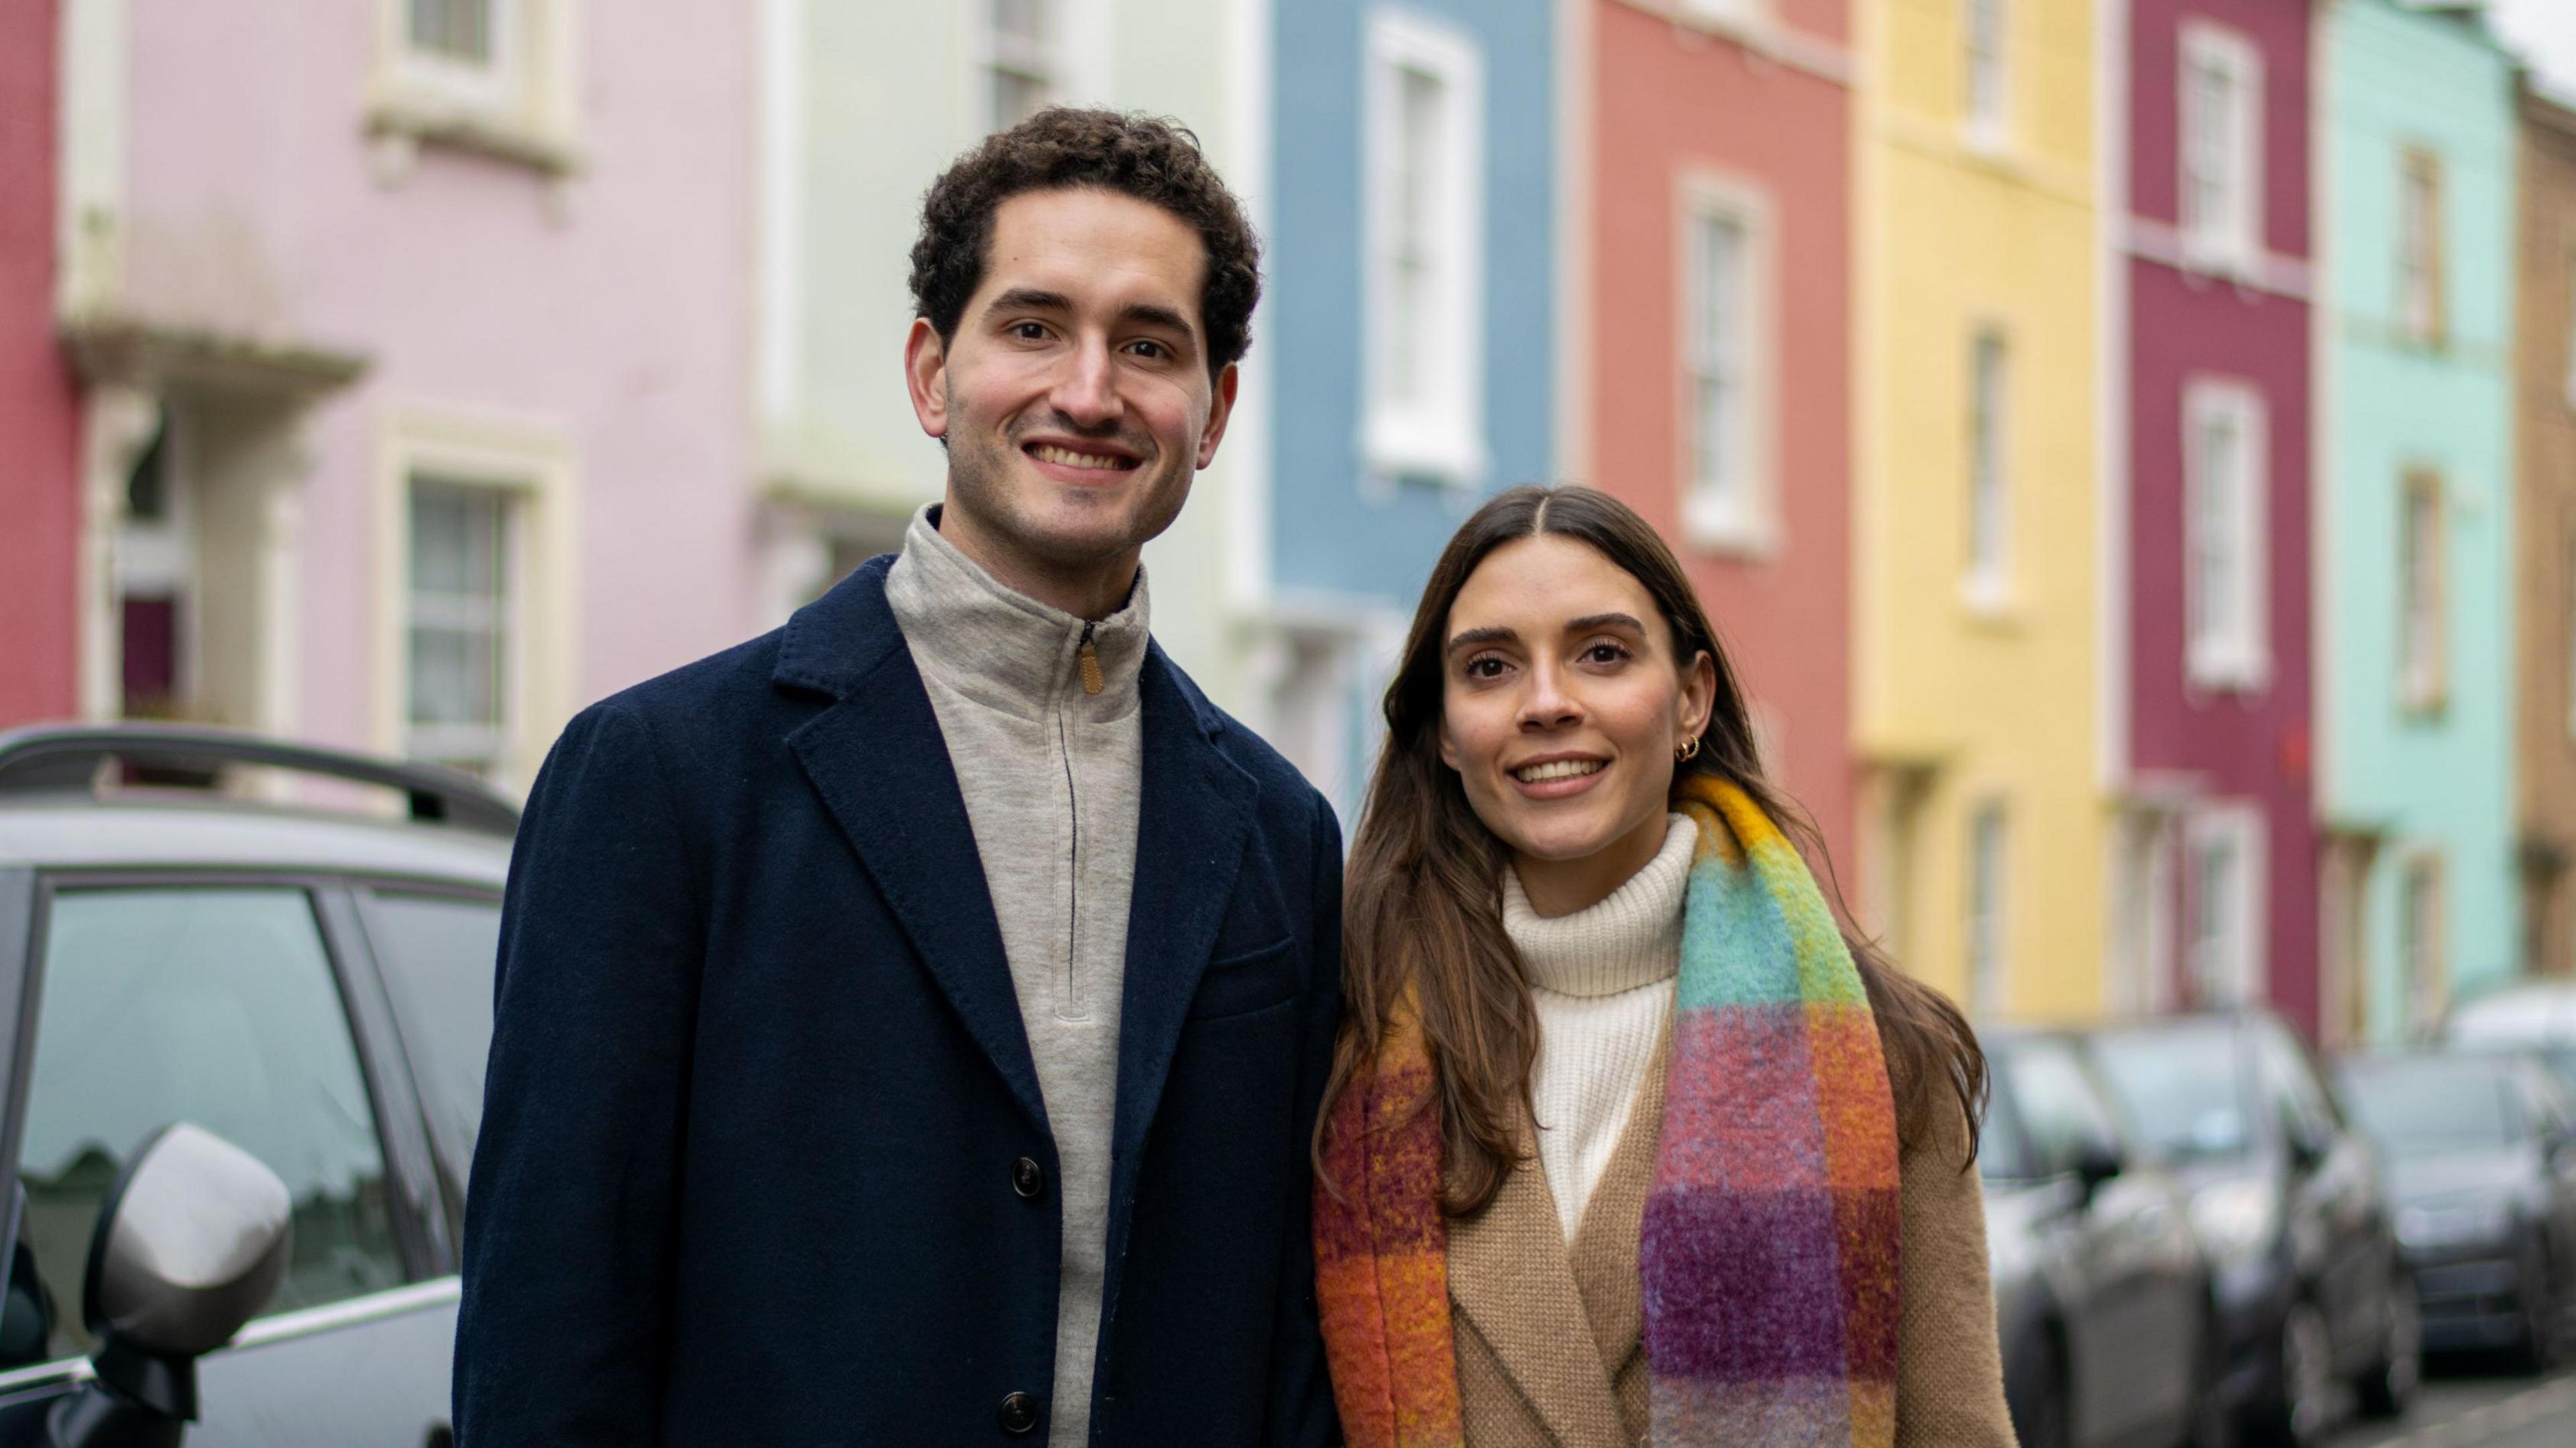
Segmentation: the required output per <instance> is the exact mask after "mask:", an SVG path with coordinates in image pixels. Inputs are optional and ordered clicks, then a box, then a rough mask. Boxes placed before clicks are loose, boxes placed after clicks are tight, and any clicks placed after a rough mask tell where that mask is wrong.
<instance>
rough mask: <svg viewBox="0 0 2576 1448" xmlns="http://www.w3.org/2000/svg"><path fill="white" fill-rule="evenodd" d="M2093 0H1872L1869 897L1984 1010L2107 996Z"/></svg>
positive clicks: (1866, 735)
mask: <svg viewBox="0 0 2576 1448" xmlns="http://www.w3.org/2000/svg"><path fill="white" fill-rule="evenodd" d="M2094 8H2095V7H2094V0H1855V12H1856V13H1855V18H1856V21H1857V24H1858V30H1859V36H1860V44H1861V47H1862V54H1863V55H1864V56H1866V57H1867V60H1866V64H1865V65H1864V66H1863V67H1862V74H1863V76H1864V77H1865V80H1864V81H1863V83H1862V84H1861V85H1860V87H1859V89H1858V91H1857V102H1856V103H1857V105H1858V106H1859V121H1860V123H1859V124H1858V125H1857V126H1855V127H1854V128H1853V136H1854V145H1855V146H1856V147H1857V149H1858V155H1857V156H1856V158H1855V163H1856V164H1855V165H1854V167H1853V175H1854V183H1853V184H1854V186H1855V187H1856V190H1857V194H1856V195H1855V197H1854V216H1855V218H1856V220H1857V238H1858V240H1857V244H1856V245H1855V246H1854V248H1853V256H1854V262H1853V265H1854V267H1855V268H1856V270H1857V276H1856V278H1855V288H1856V293H1855V306H1854V314H1855V316H1856V317H1857V319H1858V322H1857V325H1858V327H1859V338H1858V345H1857V347H1856V348H1855V351H1854V355H1855V358H1856V362H1855V364H1854V365H1855V366H1856V368H1857V369H1858V377H1857V379H1856V385H1857V391H1856V398H1857V402H1856V406H1855V413H1856V416H1857V418H1858V426H1859V429H1860V437H1859V439H1858V442H1859V446H1858V448H1857V449H1856V454H1855V456H1856V458H1857V462H1856V464H1855V466H1856V476H1855V477H1854V479H1853V488H1854V494H1855V506H1854V509H1853V518H1854V523H1853V527H1854V533H1855V537H1854V547H1855V556H1854V573H1853V576H1854V585H1853V586H1854V588H1855V590H1856V594H1857V597H1856V598H1855V600H1854V618H1855V632H1856V637H1855V639H1854V640H1853V648H1852V669H1853V700H1854V709H1853V716H1854V724H1853V729H1854V732H1855V734H1856V736H1857V737H1856V739H1855V741H1854V744H1855V753H1856V755H1857V757H1858V759H1859V762H1860V764H1859V767H1860V769H1861V771H1862V780H1861V785H1862V798H1863V805H1862V818H1863V829H1862V836H1863V868H1862V878H1863V881H1864V888H1863V898H1864V900H1865V901H1866V902H1867V903H1866V907H1865V912H1864V913H1865V916H1866V917H1868V923H1869V924H1870V925H1871V926H1872V927H1873V928H1875V929H1877V930H1878V931H1880V932H1881V933H1882V935H1883V938H1885V939H1886V940H1887V941H1888V943H1889V944H1890V946H1891V947H1892V948H1893V950H1894V952H1895V954H1896V956H1897V958H1898V959H1899V960H1900V961H1901V962H1902V963H1903V964H1904V965H1906V966H1907V967H1908V968H1909V969H1911V970H1912V971H1914V972H1915V973H1916V974H1918V975H1920V976H1922V977H1923V978H1924V979H1926V980H1928V981H1930V982H1931V983H1933V984H1934V985H1936V986H1938V987H1940V988H1941V989H1943V990H1945V991H1947V992H1949V993H1951V994H1952V995H1953V996H1954V997H1955V998H1956V999H1957V1000H1958V1001H1959V1002H1960V1003H1961V1004H1962V1005H1964V1006H1966V1007H1967V1008H1968V1009H1969V1010H1970V1011H1971V1012H1972V1013H1974V1014H1977V1015H1979V1016H1996V1015H2011V1016H2065V1015H2072V1014H2078V1013H2082V1012H2086V1011H2091V1010H2094V1009H2097V1008H2098V1007H2099V1005H2100V1003H2101V1001H2100V997H2101V981H2102V966H2101V961H2102V958H2103V945H2104V938H2105V937H2104V930H2103V908H2104V893H2105V887H2104V876H2105V861H2106V856H2105V853H2104V851H2105V840H2106V820H2107V816H2106V813H2105V810H2104V805H2103V799H2104V794H2103V790H2102V787H2101V783H2100V780H2101V765H2100V763H2099V760H2100V757H2101V754H2100V749H2101V745H2100V740H2101V728H2100V722H2101V715H2102V710H2101V706H2100V703H2099V693H2100V691H2099V687H2098V677H2097V676H2098V664H2097V660H2098V659H2099V658H2100V656H2101V650H2100V647H2099V643H2098V640H2097V630H2098V629H2099V628H2100V603H2099V598H2098V596H2097V591H2096V590H2097V584H2096V579H2097V576H2098V574H2099V572H2100V569H2099V567H2098V566H2097V563H2098V560H2099V559H2100V558H2101V557H2102V556H2103V551H2104V550H2103V540H2102V539H2101V537H2100V536H2099V528H2098V524H2099V517H2100V511H2099V510H2100V498H2099V494H2100V487H2099V478H2100V475H2101V472H2102V468H2101V465H2100V454H2099V450H2098V435H2097V429H2098V427H2099V425H2100V423H2099V415H2100V413H2101V410H2102V409H2101V407H2100V405H2099V399H2098V397H2097V388H2098V386H2099V385H2100V384H2099V381H2098V379H2099V378H2100V376H2101V373H2102V369H2101V368H2100V366H2099V365H2098V357H2099V351H2098V349H2099V343H2100V336H2099V332H2098V329H2099V327H2100V325H2101V323H2100V320H2099V309H2098V305H2097V298H2098V296H2099V293H2100V276H2101V271H2100V268H2101V266H2102V261H2101V258H2102V255H2103V252H2102V247H2101V240H2100V237H2099V234H2098V232H2097V206H2096V202H2095V197H2096V193H2097V187H2096V184H2095V161H2094V154H2095V145H2094V140H2095V126H2096V118H2095V110H2094V107H2095V102H2096V97H2095V92H2094V85H2095V79H2094V77H2095V74H2096V69H2095V39H2096V37H2095V23H2096V21H2095V14H2094Z"/></svg>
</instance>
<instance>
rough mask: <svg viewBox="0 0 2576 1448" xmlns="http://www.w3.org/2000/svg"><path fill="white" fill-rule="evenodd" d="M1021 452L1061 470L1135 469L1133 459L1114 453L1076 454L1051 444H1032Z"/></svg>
mask: <svg viewBox="0 0 2576 1448" xmlns="http://www.w3.org/2000/svg"><path fill="white" fill-rule="evenodd" d="M1022 451H1024V452H1026V453H1027V454H1028V455H1029V456H1030V457H1033V458H1036V459H1037V460H1038V461H1039V462H1042V463H1054V464H1055V465H1056V466H1058V467H1063V468H1091V469H1093V470H1095V471H1099V472H1118V473H1123V472H1129V471H1132V470H1134V468H1135V467H1136V459H1134V458H1130V457H1121V456H1119V455H1117V454H1115V453H1092V452H1076V451H1074V450H1073V449H1072V448H1069V447H1061V446H1058V445H1057V444H1055V443H1051V442H1033V443H1031V444H1029V445H1028V446H1027V447H1026V448H1023V449H1022Z"/></svg>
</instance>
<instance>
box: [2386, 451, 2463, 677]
mask: <svg viewBox="0 0 2576 1448" xmlns="http://www.w3.org/2000/svg"><path fill="white" fill-rule="evenodd" d="M2449 491H2450V489H2449V485H2448V484H2447V483H2446V482H2445V481H2444V480H2443V478H2442V475H2441V474H2440V473H2439V472H2437V471H2435V470H2433V469H2431V468H2409V469H2407V470H2406V471H2405V473H2404V474H2403V475H2402V476H2401V478H2400V480H2399V484H2398V503H2397V702H2398V705H2399V707H2400V708H2402V709H2404V710H2405V711H2406V712H2408V713H2410V714H2436V713H2439V712H2441V709H2442V706H2443V704H2444V703H2445V701H2446V700H2447V699H2448V697H2449V694H2450V672H2451V663H2450V653H2451V648H2450V630H2451V602H2450V600H2451V592H2452V580H2451V567H2450V563H2451V560H2450V533H2451V529H2450V517H2449ZM2419 497H2422V498H2426V499H2428V500H2429V501H2430V503H2431V515H2430V516H2431V520H2432V528H2431V532H2432V537H2431V538H2430V540H2428V541H2421V542H2419V541H2418V540H2417V539H2416V538H2415V537H2414V526H2415V507H2416V500H2417V499H2418V498H2419ZM2416 559H2423V560H2426V561H2428V562H2429V564H2430V577H2429V578H2428V579H2426V580H2425V584H2426V587H2425V588H2424V589H2423V590H2420V591H2419V588H2418V575H2417V572H2416V570H2415V569H2414V568H2412V567H2410V566H2409V563H2410V562H2411V561H2413V560H2416ZM2425 614H2429V615H2430V616H2429V617H2423V616H2422V615H2425Z"/></svg>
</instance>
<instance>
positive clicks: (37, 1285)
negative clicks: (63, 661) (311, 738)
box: [0, 725, 516, 1448]
mask: <svg viewBox="0 0 2576 1448" xmlns="http://www.w3.org/2000/svg"><path fill="white" fill-rule="evenodd" d="M299 797H309V798H312V799H316V800H322V799H326V798H332V799H337V798H345V799H346V801H347V803H348V805H349V806H350V807H348V808H322V807H318V806H314V805H302V804H292V803H281V802H274V801H278V800H286V799H294V798H299ZM379 797H381V798H382V799H384V800H385V801H387V803H388V806H389V807H388V808H386V809H384V810H382V811H380V812H377V813H369V812H368V810H367V806H368V805H370V804H372V802H373V801H374V800H375V799H377V798H379ZM515 821H516V813H515V811H514V809H513V808H512V806H511V805H510V804H509V803H508V802H507V801H505V800H503V799H501V798H500V797H498V796H497V795H495V794H493V793H492V792H491V791H489V790H488V789H486V788H484V787H483V786H482V785H481V784H480V783H478V782H476V781H474V780H472V779H469V778H467V777H465V776H463V775H459V774H456V773H453V772H451V771H447V770H442V769H435V768H430V767H425V766H413V765H399V764H393V763H388V762H384V761H379V760H373V759H368V758H363V757H360V756H355V755H348V754H342V753H338V752H334V751H327V750H320V749H310V748H303V747H298V746H291V745H284V744H278V743H273V742H270V741H266V740H261V739H257V738H252V737H247V736H242V735H235V734H228V733H223V732H219V731H209V730H194V729H181V728H171V727H163V728H152V727H144V726H131V725H129V726H115V727H102V728H48V729H35V730H25V731H20V732H17V733H12V734H0V1002H7V1003H8V1006H7V1009H8V1011H9V1012H10V1015H9V1018H8V1019H7V1020H6V1022H5V1023H0V1081H6V1082H11V1083H14V1086H13V1087H12V1088H11V1090H10V1093H9V1095H8V1097H7V1101H6V1113H5V1116H0V1162H5V1163H6V1164H7V1165H8V1167H9V1168H10V1172H11V1176H10V1185H11V1196H12V1198H13V1199H14V1201H13V1207H12V1215H13V1216H14V1217H15V1221H14V1224H13V1227H14V1230H13V1231H12V1232H11V1234H10V1235H11V1238H12V1239H13V1240H14V1244H15V1251H14V1254H13V1255H14V1263H15V1271H14V1272H13V1274H12V1276H11V1279H10V1282H9V1294H8V1295H9V1309H10V1310H9V1312H8V1313H7V1314H6V1315H5V1319H0V1347H5V1348H6V1349H7V1355H6V1357H5V1359H0V1448H18V1445H22V1444H23V1445H32V1444H37V1443H41V1442H43V1441H45V1439H44V1435H45V1419H46V1416H47V1414H48V1413H49V1412H51V1411H53V1409H54V1408H55V1406H56V1405H57V1404H58V1403H61V1402H62V1401H63V1400H65V1399H66V1398H74V1399H75V1401H77V1393H78V1389H79V1385H80V1384H81V1383H82V1382H83V1381H84V1380H85V1379H86V1378H88V1377H89V1376H90V1375H91V1374H92V1372H93V1370H94V1369H93V1365H92V1362H91V1361H90V1355H91V1354H93V1353H94V1352H95V1351H96V1350H97V1346H98V1344H97V1339H96V1338H95V1337H94V1336H93V1331H92V1324H91V1323H90V1322H89V1321H87V1320H85V1319H86V1318H87V1317H88V1314H86V1313H85V1312H84V1311H83V1302H84V1296H83V1293H84V1285H85V1284H84V1273H85V1270H86V1268H87V1267H88V1253H89V1251H90V1246H91V1240H92V1236H93V1233H94V1229H95V1225H96V1222H97V1220H98V1218H99V1217H100V1216H101V1214H102V1209H103V1208H106V1207H108V1206H110V1205H111V1198H112V1197H114V1196H115V1195H116V1194H117V1193H118V1191H119V1190H120V1183H121V1182H125V1180H126V1178H127V1177H129V1176H130V1175H132V1174H133V1173H134V1172H135V1170H136V1161H137V1159H138V1157H139V1156H140V1155H141V1153H142V1152H143V1150H144V1149H145V1147H146V1145H147V1143H151V1144H156V1145H155V1147H154V1149H155V1150H156V1151H157V1150H158V1149H159V1148H158V1146H157V1143H160V1142H163V1141H165V1140H168V1139H170V1137H171V1135H172V1133H171V1131H169V1130H167V1129H168V1128H172V1127H173V1124H174V1123H179V1122H187V1123H193V1124H194V1126H195V1127H198V1128H203V1133H204V1134H210V1139H212V1138H219V1139H220V1140H221V1141H223V1142H228V1143H230V1144H231V1145H232V1146H233V1147H238V1148H239V1149H240V1151H241V1152H242V1153H246V1154H247V1156H248V1157H249V1158H254V1159H255V1160H256V1162H257V1163H258V1164H259V1165H262V1166H265V1167H266V1168H267V1169H268V1171H269V1172H272V1173H274V1174H275V1176H276V1177H277V1178H278V1179H280V1180H281V1181H282V1182H283V1184H284V1188H285V1191H284V1192H283V1193H282V1194H281V1195H280V1196H279V1198H278V1200H279V1201H280V1202H281V1203H283V1204H287V1205H288V1208H289V1210H288V1213H287V1215H288V1216H289V1217H290V1219H291V1226H292V1238H291V1247H290V1249H289V1251H288V1253H287V1256H286V1259H285V1261H284V1264H283V1268H282V1270H281V1272H280V1273H279V1276H278V1278H277V1282H276V1285H275V1287H274V1289H273V1290H269V1291H267V1292H265V1293H263V1294H262V1297H263V1300H262V1301H260V1302H258V1303H256V1304H252V1305H251V1306H253V1307H255V1312H254V1314H253V1317H252V1320H251V1321H250V1322H249V1325H248V1326H247V1327H245V1328H243V1329H242V1330H241V1332H240V1334H239V1335H238V1336H236V1337H231V1341H230V1343H229V1345H226V1346H222V1347H218V1348H216V1349H214V1350H213V1351H211V1352H207V1353H206V1354H205V1355H204V1357H203V1360H202V1362H200V1363H199V1364H198V1371H197V1379H198V1381H197V1385H196V1387H197V1391H196V1399H197V1407H198V1411H199V1418H200V1421H199V1422H198V1423H197V1425H196V1426H194V1427H193V1428H191V1429H190V1430H189V1431H188V1443H189V1444H190V1445H191V1448H234V1445H243V1448H247V1445H252V1444H266V1445H290V1448H291V1445H301V1444H313V1445H324V1444H328V1445H333V1448H343V1445H383V1448H420V1445H421V1444H423V1443H424V1442H431V1443H435V1442H437V1441H439V1435H443V1434H445V1432H446V1431H447V1430H446V1419H447V1399H448V1363H449V1359H450V1356H451V1354H452V1350H453V1337H454V1331H455V1315H456V1300H457V1285H458V1284H457V1276H456V1272H457V1241H458V1236H459V1233H460V1231H461V1228H462V1222H463V1209H464V1189H465V1177H466V1168H467V1162H468V1160H469V1158H470V1155H471V1151H472V1146H473V1137H474V1131H475V1127H476V1124H477V1122H478V1120H479V1118H480V1113H481V1103H482V1071H483V1056H484V1051H485V1048H486V1046H487V1044H488V1040H489V1035H490V1030H491V990H492V961H493V955H494V946H495V943H496V941H497V938H498V928H499V910H500V896H501V887H502V883H503V879H504V875H505V873H506V870H507V867H508V862H509V851H510V838H511V834H512V832H513V830H514V828H515ZM179 1135H180V1137H181V1139H185V1140H193V1139H194V1138H193V1137H192V1136H189V1135H187V1134H186V1133H179ZM218 1155H219V1154H218ZM128 1184H129V1185H130V1183H128ZM218 1204H219V1203H218V1201H217V1200H216V1198H215V1197H213V1196H207V1197H204V1198H202V1199H201V1200H200V1202H199V1205H201V1206H202V1207H203V1208H204V1209H205V1210H207V1211H210V1212H211V1211H213V1210H214V1209H215V1208H216V1207H217V1205H218ZM236 1204H237V1203H236ZM204 1225H205V1228H206V1230H207V1231H208V1232H210V1233H214V1232H221V1231H226V1230H233V1229H231V1228H226V1227H224V1226H223V1224H220V1223H208V1224H204ZM240 1230H242V1231H247V1230H248V1228H241V1229H240ZM243 1240H248V1238H243ZM224 1336H231V1334H230V1333H229V1332H227V1333H225V1334H224ZM218 1340H220V1339H218ZM66 1411H67V1416H72V1417H77V1416H79V1415H78V1414H77V1413H74V1412H70V1410H66ZM120 1441H134V1442H140V1441H163V1440H161V1439H159V1438H150V1439H147V1438H142V1437H135V1438H128V1439H123V1440H120ZM170 1441H175V1440H170Z"/></svg>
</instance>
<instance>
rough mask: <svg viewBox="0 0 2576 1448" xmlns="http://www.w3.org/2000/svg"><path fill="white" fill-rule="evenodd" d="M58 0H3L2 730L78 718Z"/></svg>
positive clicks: (75, 517) (73, 412) (75, 508)
mask: <svg viewBox="0 0 2576 1448" xmlns="http://www.w3.org/2000/svg"><path fill="white" fill-rule="evenodd" d="M54 7H55V0H0V439H5V440H6V443H5V446H0V727H6V726H7V725H10V724H17V723H23V722H25V721H27V720H30V719H43V718H54V717H60V716H62V715H66V714H69V713H71V712H72V710H73V706H74V701H75V695H74V687H73V676H74V666H73V629H72V602H73V592H72V590H73V582H72V573H73V560H74V558H75V556H76V555H77V552H78V547H79V536H80V530H79V503H78V498H77V494H76V492H75V490H74V482H73V479H74V472H75V469H74V463H73V450H74V445H75V427H74V419H75V418H76V416H77V415H78V414H77V407H76V398H75V396H74V393H73V390H72V380H71V373H70V370H69V369H68V368H66V367H65V366H64V365H63V360H62V353H61V351H60V349H59V348H57V347H56V346H55V344H54V101H55V95H54V47H55V38H56V36H55V9H54Z"/></svg>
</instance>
